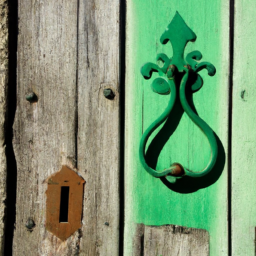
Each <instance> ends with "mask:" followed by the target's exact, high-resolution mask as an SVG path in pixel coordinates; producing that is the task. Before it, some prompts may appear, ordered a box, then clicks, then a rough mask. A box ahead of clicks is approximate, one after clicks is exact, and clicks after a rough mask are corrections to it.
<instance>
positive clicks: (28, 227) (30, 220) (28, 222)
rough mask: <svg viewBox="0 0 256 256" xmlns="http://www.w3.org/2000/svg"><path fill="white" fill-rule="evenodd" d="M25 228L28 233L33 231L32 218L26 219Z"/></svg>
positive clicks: (33, 223)
mask: <svg viewBox="0 0 256 256" xmlns="http://www.w3.org/2000/svg"><path fill="white" fill-rule="evenodd" d="M25 226H26V228H27V229H28V231H33V228H34V227H35V222H34V221H33V219H32V218H28V220H27V222H26V224H25Z"/></svg>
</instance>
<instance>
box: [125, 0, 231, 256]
mask: <svg viewBox="0 0 256 256" xmlns="http://www.w3.org/2000/svg"><path fill="white" fill-rule="evenodd" d="M176 11H178V12H179V14H180V15H181V16H182V17H183V19H184V20H185V22H186V23H187V25H188V26H189V27H190V28H191V29H192V30H193V31H194V32H195V34H196V35H197V40H196V41H195V42H193V43H188V45H187V47H186V51H185V56H186V54H187V53H189V52H191V51H193V50H199V51H200V52H201V53H202V55H203V59H202V61H209V62H211V63H212V64H213V65H214V66H215V67H216V70H217V72H216V75H215V76H214V77H209V76H207V74H206V72H204V71H203V72H201V73H200V75H202V77H203V80H204V85H203V87H202V88H201V89H200V91H198V92H196V93H194V94H193V102H194V105H195V108H196V110H197V112H198V114H199V116H200V117H201V118H202V119H203V120H204V121H205V122H206V123H207V124H208V125H209V126H210V127H211V128H212V129H213V131H214V132H215V133H216V135H217V140H218V150H219V154H218V159H217V163H216V165H215V167H214V169H213V170H212V172H211V173H210V175H208V176H206V177H204V178H202V179H200V178H199V179H195V180H189V179H187V180H186V179H181V180H180V181H179V182H177V184H175V185H172V184H168V183H167V182H166V181H165V180H161V179H156V178H154V177H152V176H150V175H149V174H148V173H147V172H146V171H145V170H144V169H143V167H142V165H141V164H140V161H139V143H140V139H141V137H142V134H143V132H144V131H145V130H146V129H147V128H148V127H149V126H150V125H151V124H152V122H154V121H155V120H156V119H157V118H158V117H159V116H160V115H161V114H162V113H163V111H164V110H165V109H166V106H167V104H168V102H169V99H170V95H159V94H156V93H154V92H153V91H152V90H151V83H152V81H151V80H145V79H144V78H143V77H142V75H141V73H140V69H141V67H142V66H143V65H144V64H145V63H146V62H152V63H156V56H157V54H160V53H165V54H167V56H168V57H169V58H171V57H172V47H171V44H170V43H168V44H166V45H162V44H161V43H160V37H161V35H162V34H163V32H164V31H165V29H166V27H167V26H168V24H169V23H170V22H171V20H172V18H173V17H174V14H175V12H176ZM228 24H229V1H226V0H221V1H211V2H209V1H208V2H207V3H206V2H205V1H201V0H195V1H179V0H177V1H176V0H173V1H172V2H171V3H170V2H168V1H164V0H152V1H143V0H129V1H127V22H126V27H127V31H126V39H127V41H126V76H125V77H126V84H125V86H126V93H125V96H126V99H125V104H126V106H125V109H126V117H125V118H126V120H125V121H126V122H125V123H126V124H125V193H126V194H125V205H126V209H125V244H124V247H125V250H124V251H125V253H124V254H125V255H127V256H129V255H131V248H132V241H131V237H133V234H134V232H135V231H134V228H135V226H134V223H135V224H136V223H143V224H145V225H153V226H160V225H165V224H173V225H179V226H186V227H191V228H198V229H204V230H207V231H208V232H209V234H210V251H211V252H210V254H211V255H218V256H226V255H227V254H228V230H227V227H228V223H227V214H228V207H227V206H228V205H227V202H228V193H227V181H228V179H227V159H228V95H229V82H228V81H229V80H228V74H229V37H228V34H229V25H228ZM155 77H157V74H154V76H153V79H154V78H155ZM146 158H147V161H148V164H149V165H150V167H153V168H156V169H157V170H163V169H165V168H168V167H169V166H170V165H171V164H172V163H174V162H178V163H181V164H183V165H184V166H185V167H188V168H189V169H191V170H193V171H200V170H201V169H202V168H204V167H205V166H206V164H207V163H208V161H209V158H210V149H209V145H208V142H207V140H206V138H205V136H204V135H203V134H202V132H201V131H200V130H199V129H198V127H196V126H195V124H194V123H193V122H192V121H191V120H190V119H189V118H188V116H187V115H186V114H184V112H183V109H182V108H181V105H180V104H179V103H177V104H176V105H175V107H174V110H173V111H172V113H171V116H170V118H168V120H167V121H166V122H165V123H164V124H163V125H161V127H159V129H157V131H155V132H154V133H153V134H152V135H151V137H150V138H149V141H148V144H147V147H146ZM186 181H187V182H186Z"/></svg>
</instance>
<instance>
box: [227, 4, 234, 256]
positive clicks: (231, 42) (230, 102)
mask: <svg viewBox="0 0 256 256" xmlns="http://www.w3.org/2000/svg"><path fill="white" fill-rule="evenodd" d="M234 8H235V0H230V2H229V94H228V97H229V99H228V255H229V256H232V108H233V70H234V16H235V13H234Z"/></svg>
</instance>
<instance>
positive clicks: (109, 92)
mask: <svg viewBox="0 0 256 256" xmlns="http://www.w3.org/2000/svg"><path fill="white" fill-rule="evenodd" d="M103 94H104V96H105V98H107V99H109V100H113V99H114V98H115V94H114V92H113V91H112V90H111V89H110V88H107V89H104V90H103Z"/></svg>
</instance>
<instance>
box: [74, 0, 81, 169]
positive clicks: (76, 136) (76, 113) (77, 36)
mask: <svg viewBox="0 0 256 256" xmlns="http://www.w3.org/2000/svg"><path fill="white" fill-rule="evenodd" d="M79 8H80V0H77V15H76V16H77V25H76V26H77V28H76V29H77V30H76V33H77V35H76V96H75V98H76V103H75V104H76V105H75V157H74V158H75V160H74V161H75V163H74V166H75V168H78V166H77V165H78V152H77V151H78V66H79V63H78V55H79Z"/></svg>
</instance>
